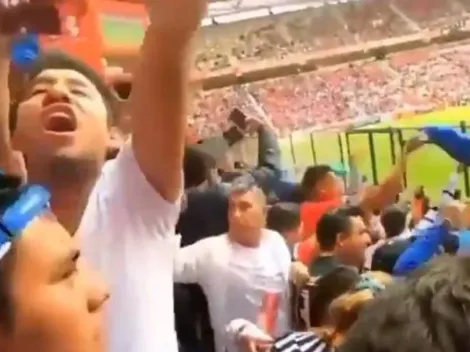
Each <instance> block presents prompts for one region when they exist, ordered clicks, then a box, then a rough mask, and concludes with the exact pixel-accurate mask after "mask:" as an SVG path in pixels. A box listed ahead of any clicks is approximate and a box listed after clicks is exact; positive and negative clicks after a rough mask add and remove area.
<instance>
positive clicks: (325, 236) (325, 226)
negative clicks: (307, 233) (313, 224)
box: [317, 206, 363, 252]
mask: <svg viewBox="0 0 470 352" xmlns="http://www.w3.org/2000/svg"><path fill="white" fill-rule="evenodd" d="M362 215H363V212H362V210H361V209H360V208H359V207H355V206H354V207H350V206H345V207H341V208H339V209H335V210H333V211H329V212H327V213H325V214H324V215H323V216H322V217H321V218H320V220H319V221H318V224H317V241H318V245H319V247H320V251H323V252H331V251H332V250H333V249H334V248H335V245H336V241H337V237H338V235H339V234H340V233H342V234H347V233H349V232H350V230H351V219H350V217H355V216H362Z"/></svg>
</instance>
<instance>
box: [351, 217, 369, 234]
mask: <svg viewBox="0 0 470 352" xmlns="http://www.w3.org/2000/svg"><path fill="white" fill-rule="evenodd" d="M350 219H351V223H352V225H353V227H354V228H355V229H356V230H359V231H362V230H364V229H366V224H365V223H364V220H363V219H362V218H361V217H360V216H351V217H350Z"/></svg>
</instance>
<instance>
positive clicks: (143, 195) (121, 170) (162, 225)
mask: <svg viewBox="0 0 470 352" xmlns="http://www.w3.org/2000/svg"><path fill="white" fill-rule="evenodd" d="M180 206H181V205H180V201H177V202H175V203H170V202H168V201H166V200H165V199H163V198H162V197H161V196H160V195H159V194H158V192H156V191H155V189H154V188H153V187H152V186H151V185H150V184H149V183H148V181H147V180H146V178H145V176H144V175H143V173H142V172H141V171H140V168H139V166H138V164H137V161H136V160H135V158H134V154H133V151H132V147H131V146H130V145H128V144H126V145H125V146H123V148H122V150H121V152H120V153H119V154H118V156H117V157H116V159H114V160H111V161H108V162H107V163H106V164H105V165H104V167H103V169H102V172H101V175H100V177H99V179H98V181H97V182H96V184H95V187H94V188H93V190H92V192H91V194H90V196H89V198H88V202H87V205H86V208H85V212H84V214H83V216H82V220H81V224H80V229H79V231H82V232H85V233H88V232H91V233H96V232H97V231H105V230H106V232H115V233H114V234H113V236H121V237H122V235H123V234H127V233H129V235H130V234H131V232H132V233H133V234H132V236H139V233H142V235H144V233H145V234H147V233H154V234H160V235H166V234H170V233H172V232H173V233H174V227H175V225H176V222H177V220H178V217H179V213H180ZM98 235H99V233H98Z"/></svg>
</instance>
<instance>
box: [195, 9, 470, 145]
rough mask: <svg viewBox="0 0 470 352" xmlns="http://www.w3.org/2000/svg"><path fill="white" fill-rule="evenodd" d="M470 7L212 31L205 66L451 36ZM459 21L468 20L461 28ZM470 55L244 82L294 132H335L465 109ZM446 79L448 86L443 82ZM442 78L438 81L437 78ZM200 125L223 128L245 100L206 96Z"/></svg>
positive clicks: (285, 19)
mask: <svg viewBox="0 0 470 352" xmlns="http://www.w3.org/2000/svg"><path fill="white" fill-rule="evenodd" d="M466 6H467V7H468V5H467V4H466V2H465V1H463V0H462V1H460V2H459V1H456V0H433V1H432V2H429V4H428V2H427V3H426V5H425V6H424V7H423V6H421V5H416V4H415V3H414V2H410V1H400V0H397V1H393V2H385V1H372V0H365V1H352V2H348V3H342V2H338V3H337V4H334V5H324V6H319V7H317V8H310V9H306V10H303V11H297V12H292V13H283V14H279V15H271V16H267V17H264V18H260V19H251V20H247V21H241V22H235V23H228V24H221V25H213V26H208V27H204V29H203V32H202V33H201V35H200V37H199V42H198V43H199V54H198V56H197V67H198V68H199V69H200V70H203V71H205V72H207V71H213V72H217V70H220V69H223V68H228V67H235V68H236V67H239V66H243V65H247V66H248V67H249V65H250V64H252V63H257V64H259V63H260V62H263V61H266V62H268V61H269V62H275V61H276V60H279V59H283V58H286V57H287V58H288V57H292V55H296V54H306V53H313V52H320V51H322V50H327V49H332V48H340V47H346V46H348V45H353V44H358V43H367V42H369V41H377V40H381V39H384V38H393V37H399V36H403V35H407V34H410V33H416V32H420V31H422V30H425V29H435V28H446V26H447V25H449V24H450V25H452V23H456V21H459V20H460V19H462V18H467V17H466V16H467V15H466V12H465V10H466ZM458 23H460V22H458ZM469 54H470V53H469V50H468V49H467V48H466V46H465V45H464V44H462V47H461V48H459V47H458V46H457V47H455V48H452V49H446V50H444V51H442V50H440V49H439V48H435V47H434V48H429V49H426V50H414V51H411V52H404V53H400V54H396V55H391V56H389V57H387V58H386V59H385V60H382V61H380V62H368V61H365V62H356V63H352V64H346V65H344V66H342V67H333V68H328V69H322V70H318V71H315V72H311V73H302V74H298V75H294V76H288V77H282V78H274V79H270V80H266V81H262V82H257V83H251V84H246V85H245V87H244V89H246V90H248V91H249V92H250V93H251V94H253V96H255V97H256V99H257V100H258V101H259V103H260V104H261V105H262V106H263V107H264V109H266V111H267V112H268V113H269V114H270V116H272V117H273V121H274V124H275V125H276V127H278V128H279V129H280V130H281V131H283V132H285V133H288V132H291V131H294V130H297V129H305V128H312V127H319V126H326V127H327V126H328V125H329V124H331V123H337V122H344V121H349V120H351V119H354V118H359V117H363V116H367V115H374V116H383V115H385V114H386V115H394V116H395V115H396V114H398V113H400V112H403V111H410V110H411V111H416V110H428V109H433V108H439V107H445V106H453V105H458V104H460V103H461V102H462V101H466V100H467V98H468V95H469V94H468V89H469V84H468V82H467V80H466V79H464V77H465V75H466V74H467V73H468V69H469V68H468V64H467V62H468V56H469ZM443 76H445V77H446V79H442V77H443ZM436 78H438V79H437V80H436ZM199 96H200V98H201V99H200V100H198V102H196V112H195V114H194V118H195V119H200V121H204V122H203V123H202V122H200V123H199V124H201V125H202V124H203V125H204V128H202V129H201V131H200V133H201V134H202V135H203V136H207V135H210V134H213V133H214V132H215V131H217V130H220V128H222V129H223V127H224V124H225V121H226V117H227V114H228V112H229V111H230V110H231V109H232V108H233V107H235V106H236V105H237V104H238V103H239V100H240V98H239V97H238V96H237V93H236V91H234V90H233V89H232V88H230V87H229V88H223V89H217V90H212V91H208V92H200V93H199Z"/></svg>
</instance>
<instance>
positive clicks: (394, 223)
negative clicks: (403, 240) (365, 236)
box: [380, 205, 406, 238]
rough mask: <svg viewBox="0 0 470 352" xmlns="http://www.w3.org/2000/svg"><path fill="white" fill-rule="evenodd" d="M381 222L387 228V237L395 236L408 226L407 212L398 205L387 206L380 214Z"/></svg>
mask: <svg viewBox="0 0 470 352" xmlns="http://www.w3.org/2000/svg"><path fill="white" fill-rule="evenodd" d="M380 222H381V223H382V226H383V228H384V230H385V234H386V235H387V238H393V237H396V236H398V235H400V234H401V233H403V231H404V230H405V228H406V212H404V211H403V210H402V209H400V208H399V207H398V206H396V205H392V206H390V207H388V208H386V209H385V210H384V211H383V212H382V215H381V216H380Z"/></svg>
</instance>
